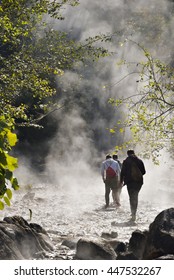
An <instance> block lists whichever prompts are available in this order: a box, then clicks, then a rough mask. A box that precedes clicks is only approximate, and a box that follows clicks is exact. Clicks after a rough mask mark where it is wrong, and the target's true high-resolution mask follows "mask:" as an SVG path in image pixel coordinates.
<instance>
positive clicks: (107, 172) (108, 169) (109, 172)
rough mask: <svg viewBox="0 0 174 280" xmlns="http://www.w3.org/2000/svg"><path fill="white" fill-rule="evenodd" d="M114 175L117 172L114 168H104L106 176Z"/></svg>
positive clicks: (111, 176)
mask: <svg viewBox="0 0 174 280" xmlns="http://www.w3.org/2000/svg"><path fill="white" fill-rule="evenodd" d="M116 175H117V173H116V172H115V171H114V169H112V167H111V166H109V167H108V168H107V169H106V178H114V177H115V176H116Z"/></svg>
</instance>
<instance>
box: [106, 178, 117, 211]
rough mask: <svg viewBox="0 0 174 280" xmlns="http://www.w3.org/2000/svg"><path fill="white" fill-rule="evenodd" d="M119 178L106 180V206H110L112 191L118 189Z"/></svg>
mask: <svg viewBox="0 0 174 280" xmlns="http://www.w3.org/2000/svg"><path fill="white" fill-rule="evenodd" d="M117 183H118V177H113V178H106V180H105V202H106V206H109V194H110V192H111V190H113V189H115V188H116V187H117Z"/></svg>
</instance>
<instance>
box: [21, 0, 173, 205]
mask: <svg viewBox="0 0 174 280" xmlns="http://www.w3.org/2000/svg"><path fill="white" fill-rule="evenodd" d="M142 12H144V14H143V13H142ZM63 13H64V15H65V20H64V21H62V22H60V21H58V22H52V24H54V27H56V28H57V29H58V30H62V31H67V32H69V30H71V32H70V36H71V37H72V38H75V39H77V40H79V41H83V40H84V39H85V38H87V37H88V36H95V35H97V34H98V33H101V34H103V33H106V34H107V33H114V32H118V34H117V35H116V36H115V37H114V40H113V42H112V44H111V45H110V48H111V50H112V51H114V52H115V57H111V58H107V59H106V58H105V59H101V61H100V62H99V63H96V64H94V65H92V67H87V68H86V69H84V68H83V67H81V68H80V67H79V69H78V72H77V73H76V74H74V73H73V72H70V71H67V72H66V73H65V75H64V76H63V77H61V78H60V79H58V85H59V86H61V88H62V91H64V92H66V93H65V94H66V95H67V94H69V96H70V98H71V96H73V94H74V92H79V93H80V95H79V98H81V100H82V103H83V102H87V103H86V104H87V105H86V106H88V107H89V108H90V107H92V110H91V114H92V118H91V121H90V123H87V122H86V120H85V113H87V111H86V112H84V111H82V109H81V108H80V106H77V104H73V106H72V109H71V110H69V111H68V112H65V111H61V113H60V111H59V112H57V113H55V118H57V119H58V120H59V124H60V126H59V130H58V133H57V135H56V136H55V137H54V139H52V140H51V141H50V143H49V145H50V147H51V152H50V154H49V156H48V157H47V161H46V172H47V174H48V177H49V178H50V181H51V182H52V184H54V185H58V186H59V188H60V190H61V189H62V188H63V189H66V188H67V189H68V190H71V191H72V192H73V193H75V192H76V194H77V196H78V193H79V191H81V192H82V189H83V191H85V192H86V193H88V190H87V188H88V187H89V185H90V187H94V186H95V188H98V190H100V192H102V191H103V192H104V190H102V188H103V189H104V186H103V184H102V181H101V178H100V163H101V161H102V160H104V157H105V154H106V153H108V152H110V151H112V149H113V147H114V146H115V145H117V144H120V143H119V141H122V140H124V139H121V138H119V137H118V136H112V135H110V134H109V132H108V130H107V128H111V127H113V126H114V124H115V123H116V119H117V118H119V115H120V114H121V113H120V112H117V111H116V109H114V108H111V107H110V106H109V105H108V104H107V100H108V97H110V96H111V97H116V96H119V95H125V96H126V95H128V94H130V93H132V92H135V90H136V79H137V77H136V76H130V77H129V78H128V79H126V80H124V81H123V82H122V83H119V84H118V85H117V86H114V84H115V83H116V82H117V81H119V80H120V79H121V78H122V77H124V76H126V75H127V74H128V73H129V71H130V72H131V71H132V69H131V70H129V69H127V68H126V67H125V68H119V67H118V66H117V65H116V63H117V62H118V60H120V59H125V58H126V59H127V60H128V61H130V62H131V61H132V62H135V61H139V60H141V59H142V54H141V52H140V51H138V50H137V47H136V45H135V44H133V43H131V42H127V43H126V44H125V45H123V46H120V45H119V43H120V42H123V41H124V40H125V38H127V37H129V38H131V40H133V41H135V42H137V43H141V45H144V46H145V47H147V48H149V49H150V50H152V51H153V53H154V55H155V56H158V58H162V59H163V60H166V61H169V60H171V55H172V49H173V42H174V40H173V36H174V35H173V21H174V19H173V17H172V11H171V2H170V1H166V0H146V1H145V0H131V1H130V0H108V1H106V0H95V1H93V0H81V1H80V5H79V6H78V7H76V8H72V7H68V8H67V9H66V10H65V11H63ZM154 17H156V20H157V19H158V23H159V24H158V23H157V24H155V20H154ZM123 30H124V32H123V33H121V31H123ZM120 34H121V35H120ZM153 38H155V42H156V43H155V45H154V43H153V42H154V40H153ZM166 42H167V44H166ZM81 73H82V74H83V76H84V79H83V80H80V74H81ZM104 85H108V87H106V89H103V86H104ZM94 97H95V98H94ZM62 101H63V97H62ZM94 101H95V102H94ZM92 102H93V103H92ZM94 139H95V141H96V142H95V141H94ZM120 156H121V160H123V159H124V158H125V154H122V155H120ZM149 167H150V168H149ZM151 167H152V168H151ZM146 169H147V175H146V177H147V179H145V184H146V185H147V187H146V190H143V194H145V193H146V191H147V193H149V190H150V188H151V187H152V178H153V176H152V175H153V174H154V173H153V172H154V167H153V165H152V166H151V163H149V162H146ZM156 174H160V170H159V169H158V171H157V173H156ZM21 176H22V175H21ZM159 176H160V175H159ZM154 184H155V183H154ZM82 186H83V187H82ZM84 186H85V188H86V189H84ZM144 189H145V187H144ZM71 199H72V198H71ZM86 199H87V198H86ZM71 201H72V200H71ZM103 202H104V201H103Z"/></svg>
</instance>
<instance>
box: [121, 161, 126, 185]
mask: <svg viewBox="0 0 174 280" xmlns="http://www.w3.org/2000/svg"><path fill="white" fill-rule="evenodd" d="M124 174H125V162H124V161H123V164H122V168H121V173H120V183H123V182H124Z"/></svg>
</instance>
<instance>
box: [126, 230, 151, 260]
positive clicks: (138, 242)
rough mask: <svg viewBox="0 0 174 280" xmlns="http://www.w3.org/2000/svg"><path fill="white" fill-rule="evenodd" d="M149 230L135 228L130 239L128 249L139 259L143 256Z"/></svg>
mask: <svg viewBox="0 0 174 280" xmlns="http://www.w3.org/2000/svg"><path fill="white" fill-rule="evenodd" d="M147 235H148V231H144V232H142V231H140V230H135V231H133V232H132V236H131V238H130V240H129V246H128V251H131V252H132V253H133V254H134V255H135V256H136V257H137V258H138V259H140V260H141V259H142V258H143V254H144V249H145V245H146V240H147Z"/></svg>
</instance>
